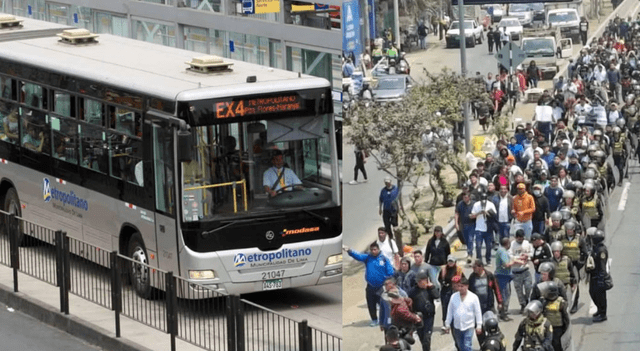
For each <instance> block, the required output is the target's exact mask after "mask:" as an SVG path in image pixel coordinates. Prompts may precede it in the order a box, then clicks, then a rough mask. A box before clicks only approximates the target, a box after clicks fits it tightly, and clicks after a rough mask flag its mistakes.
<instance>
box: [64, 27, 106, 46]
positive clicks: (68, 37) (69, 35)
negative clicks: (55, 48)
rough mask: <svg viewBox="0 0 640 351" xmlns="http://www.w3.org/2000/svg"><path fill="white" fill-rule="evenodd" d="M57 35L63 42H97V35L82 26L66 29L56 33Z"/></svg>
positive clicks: (74, 43) (76, 43)
mask: <svg viewBox="0 0 640 351" xmlns="http://www.w3.org/2000/svg"><path fill="white" fill-rule="evenodd" d="M58 36H59V37H60V42H61V43H65V44H72V45H78V44H95V43H97V42H98V41H97V40H96V38H97V37H98V35H97V34H93V33H91V32H89V30H88V29H84V28H76V29H67V30H64V31H63V32H62V33H60V34H58Z"/></svg>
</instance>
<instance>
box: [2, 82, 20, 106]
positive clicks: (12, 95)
mask: <svg viewBox="0 0 640 351" xmlns="http://www.w3.org/2000/svg"><path fill="white" fill-rule="evenodd" d="M15 87H16V80H15V79H11V78H4V77H0V92H1V93H2V95H0V96H2V98H3V99H7V100H13V101H16V100H18V99H17V96H16V89H15Z"/></svg>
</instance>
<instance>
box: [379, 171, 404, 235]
mask: <svg viewBox="0 0 640 351" xmlns="http://www.w3.org/2000/svg"><path fill="white" fill-rule="evenodd" d="M399 195H400V189H399V188H398V187H397V186H395V185H393V184H391V178H385V179H384V188H382V190H380V199H379V209H378V214H380V215H381V216H382V222H383V223H384V228H385V229H386V230H387V233H388V234H389V237H390V238H391V239H393V230H392V229H391V226H392V225H394V226H397V225H398V196H399Z"/></svg>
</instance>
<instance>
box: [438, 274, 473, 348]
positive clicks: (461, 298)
mask: <svg viewBox="0 0 640 351" xmlns="http://www.w3.org/2000/svg"><path fill="white" fill-rule="evenodd" d="M457 290H458V291H457V292H456V293H454V294H453V295H452V296H451V300H450V301H449V306H447V319H446V320H445V328H446V329H445V330H444V332H445V333H449V331H450V329H451V326H452V325H453V338H454V340H455V343H456V347H457V349H458V350H460V351H471V350H472V344H473V330H474V327H475V331H476V334H482V313H481V310H480V301H479V300H478V296H476V294H474V293H472V292H470V291H469V281H468V280H467V278H465V277H462V278H460V281H459V282H458V283H457Z"/></svg>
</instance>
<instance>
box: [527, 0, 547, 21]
mask: <svg viewBox="0 0 640 351" xmlns="http://www.w3.org/2000/svg"><path fill="white" fill-rule="evenodd" d="M527 5H529V7H530V8H531V11H533V22H539V23H545V22H544V21H545V10H544V3H542V2H533V3H530V4H527Z"/></svg>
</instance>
